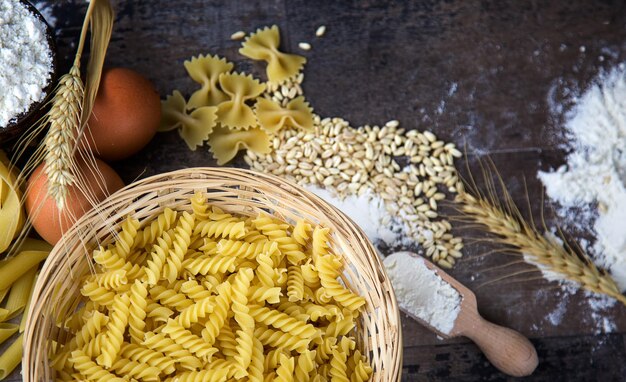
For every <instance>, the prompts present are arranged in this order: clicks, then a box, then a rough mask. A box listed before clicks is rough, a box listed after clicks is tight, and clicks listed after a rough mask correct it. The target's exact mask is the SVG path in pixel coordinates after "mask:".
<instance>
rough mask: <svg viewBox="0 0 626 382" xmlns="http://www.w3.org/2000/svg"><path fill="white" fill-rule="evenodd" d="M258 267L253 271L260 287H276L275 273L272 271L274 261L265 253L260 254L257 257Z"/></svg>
mask: <svg viewBox="0 0 626 382" xmlns="http://www.w3.org/2000/svg"><path fill="white" fill-rule="evenodd" d="M257 262H258V266H257V268H256V270H255V274H256V277H257V278H258V279H259V281H260V282H261V285H264V286H266V287H273V286H274V285H276V272H275V271H274V261H273V260H272V259H271V257H270V255H269V254H267V253H260V254H259V255H258V256H257Z"/></svg>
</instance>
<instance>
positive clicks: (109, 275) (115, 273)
mask: <svg viewBox="0 0 626 382" xmlns="http://www.w3.org/2000/svg"><path fill="white" fill-rule="evenodd" d="M89 279H90V281H95V282H96V283H97V284H98V285H99V286H101V287H103V288H106V289H111V290H117V289H120V288H121V287H122V286H123V285H126V284H127V283H128V278H127V277H126V270H124V269H111V270H110V271H106V272H104V273H99V274H97V275H93V276H91V277H90V278H89Z"/></svg>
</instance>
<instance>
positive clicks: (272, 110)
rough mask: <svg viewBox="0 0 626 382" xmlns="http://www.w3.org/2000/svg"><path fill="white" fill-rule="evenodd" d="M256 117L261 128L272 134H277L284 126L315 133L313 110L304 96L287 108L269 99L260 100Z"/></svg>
mask: <svg viewBox="0 0 626 382" xmlns="http://www.w3.org/2000/svg"><path fill="white" fill-rule="evenodd" d="M256 115H257V118H258V120H259V124H260V125H261V127H262V128H264V129H265V130H266V131H268V132H270V133H275V132H277V131H278V130H280V129H282V128H283V127H284V126H288V127H297V128H300V129H302V130H305V131H313V109H311V107H310V106H309V104H308V103H307V102H306V101H305V100H304V97H302V96H300V97H297V98H294V99H293V100H291V101H289V103H288V104H287V106H286V107H285V108H283V107H282V106H280V105H279V104H278V103H276V102H274V101H272V100H269V99H267V98H259V99H258V100H257V103H256Z"/></svg>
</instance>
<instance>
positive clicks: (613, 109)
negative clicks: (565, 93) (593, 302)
mask: <svg viewBox="0 0 626 382" xmlns="http://www.w3.org/2000/svg"><path fill="white" fill-rule="evenodd" d="M566 129H567V133H568V136H569V138H570V146H571V150H572V151H571V153H570V154H569V155H568V157H567V164H566V165H564V166H562V167H560V168H558V169H557V170H556V171H552V172H539V174H538V177H539V179H541V181H542V182H543V183H544V185H545V187H546V191H547V194H548V196H549V197H550V198H552V199H553V200H555V201H557V202H558V203H559V204H560V205H561V206H562V208H564V209H565V211H567V209H569V211H570V216H569V218H570V219H569V220H572V221H576V220H578V221H581V220H583V219H584V218H587V219H590V220H591V221H593V220H594V219H595V221H593V228H594V233H595V236H596V240H595V243H594V244H593V247H592V248H591V253H592V255H593V257H594V261H595V262H596V263H597V264H598V265H599V266H601V267H603V268H606V269H608V270H609V271H610V272H611V274H612V276H613V277H614V278H615V281H616V282H617V283H618V285H619V286H620V288H621V289H622V290H626V224H625V222H626V71H625V70H624V67H623V66H620V67H619V68H617V69H615V70H613V71H612V72H610V73H608V74H606V75H603V76H600V78H599V81H598V83H595V84H594V85H592V86H591V88H590V89H589V90H587V92H586V93H585V94H583V95H582V97H580V99H578V100H577V103H576V106H575V107H574V108H573V110H572V112H571V113H570V114H569V115H568V121H567V124H566ZM596 206H597V207H596ZM594 209H597V214H596V213H589V212H588V211H593V210H594ZM574 211H576V212H574ZM575 214H576V215H575ZM581 214H582V218H583V219H581ZM591 221H588V223H589V224H591V223H592V222H591Z"/></svg>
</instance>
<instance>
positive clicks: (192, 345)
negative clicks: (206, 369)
mask: <svg viewBox="0 0 626 382" xmlns="http://www.w3.org/2000/svg"><path fill="white" fill-rule="evenodd" d="M163 333H165V334H167V336H169V337H170V338H171V339H173V340H174V342H176V343H177V344H178V345H180V346H182V347H183V348H184V349H187V350H189V351H190V352H191V353H192V354H195V355H196V356H198V357H199V358H202V359H204V360H206V362H211V358H212V357H213V354H215V353H217V349H216V348H214V347H211V346H210V345H208V344H207V343H205V342H204V341H203V340H202V338H200V337H198V336H196V335H195V334H193V333H191V332H190V331H189V330H186V329H185V328H184V327H183V326H182V325H181V324H180V323H179V322H177V321H176V320H171V319H170V320H169V321H168V322H167V325H165V327H164V328H163Z"/></svg>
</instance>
